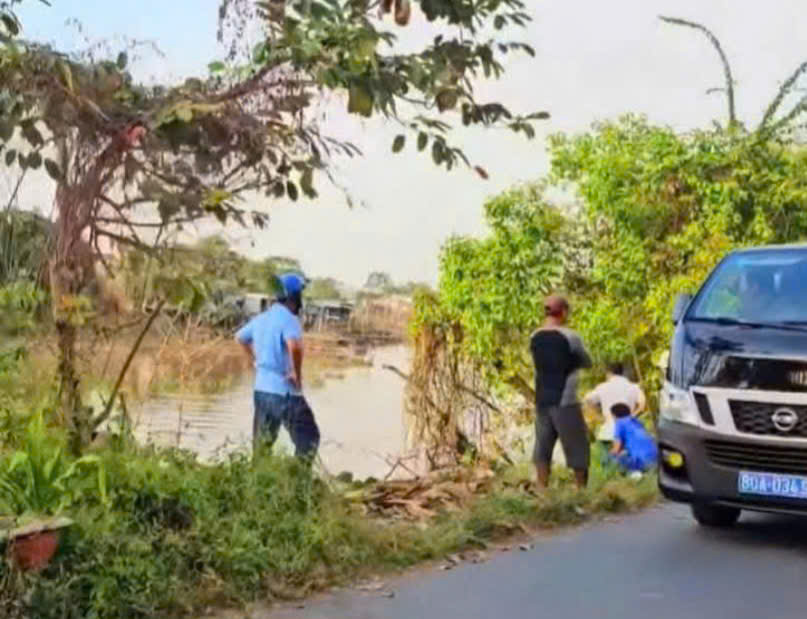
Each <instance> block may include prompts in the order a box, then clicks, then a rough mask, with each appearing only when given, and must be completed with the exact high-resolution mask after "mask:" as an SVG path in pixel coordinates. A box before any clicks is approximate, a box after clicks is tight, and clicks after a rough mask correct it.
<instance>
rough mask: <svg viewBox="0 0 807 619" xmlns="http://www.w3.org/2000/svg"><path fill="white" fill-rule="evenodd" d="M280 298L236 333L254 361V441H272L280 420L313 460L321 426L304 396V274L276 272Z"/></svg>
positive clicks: (299, 451)
mask: <svg viewBox="0 0 807 619" xmlns="http://www.w3.org/2000/svg"><path fill="white" fill-rule="evenodd" d="M278 284H279V290H278V293H277V303H273V304H271V305H270V306H269V307H268V308H267V309H266V311H264V312H262V313H260V314H258V315H257V316H255V317H254V318H253V319H252V320H250V321H249V322H248V323H247V324H246V325H245V326H244V327H243V328H241V329H240V330H239V331H238V332H237V333H236V335H235V337H236V340H238V342H239V343H240V344H241V346H243V347H244V350H245V351H246V354H247V355H248V356H249V358H250V361H251V362H252V363H253V365H254V366H255V394H254V396H255V417H254V420H253V438H254V444H255V447H257V446H258V445H261V444H266V445H268V446H269V447H271V446H272V445H273V444H274V442H275V441H276V440H277V436H278V432H279V431H280V426H281V425H282V426H283V427H284V428H286V431H287V432H288V433H289V436H290V437H291V440H292V442H293V443H294V449H295V455H297V456H298V457H300V458H304V459H306V460H307V461H308V462H310V461H312V460H313V459H314V457H315V456H316V453H317V450H318V449H319V441H320V434H319V427H318V426H317V422H316V420H315V419H314V413H313V412H312V411H311V408H310V407H309V405H308V402H306V399H305V398H304V397H303V374H302V368H303V328H302V325H301V324H300V318H299V316H300V312H301V311H302V308H303V296H302V295H303V290H304V289H305V280H304V279H303V278H302V277H301V276H299V275H297V274H295V273H287V274H285V275H281V276H280V277H279V278H278Z"/></svg>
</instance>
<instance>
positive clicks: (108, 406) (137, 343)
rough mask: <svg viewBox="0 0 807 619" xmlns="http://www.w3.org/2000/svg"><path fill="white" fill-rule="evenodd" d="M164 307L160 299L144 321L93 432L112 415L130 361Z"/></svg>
mask: <svg viewBox="0 0 807 619" xmlns="http://www.w3.org/2000/svg"><path fill="white" fill-rule="evenodd" d="M164 305H165V299H162V300H161V301H160V302H159V303H158V304H157V307H155V308H154V311H153V312H152V313H151V316H149V319H148V320H147V321H146V324H145V325H144V326H143V329H142V330H141V331H140V334H139V335H138V336H137V339H136V340H135V343H134V345H133V346H132V349H131V350H130V351H129V356H128V357H126V361H125V362H124V363H123V367H122V368H121V371H120V374H118V379H117V380H116V381H115V386H114V387H113V388H112V393H111V394H110V396H109V400H108V401H107V403H106V406H105V407H104V412H103V413H101V415H100V416H98V417H96V418H95V420H94V421H93V428H92V429H93V431H94V430H96V429H97V428H98V427H99V426H100V425H101V424H102V423H104V422H105V421H106V420H107V419H109V416H110V415H111V414H112V407H113V406H114V404H115V398H117V397H118V392H119V391H120V388H121V385H122V384H123V380H124V378H126V373H127V372H128V371H129V366H130V365H132V361H134V358H135V355H137V351H138V350H140V345H141V344H142V343H143V339H144V338H145V337H146V334H147V333H148V332H149V329H151V325H153V324H154V321H155V320H157V316H159V314H160V312H161V311H162V309H163V306H164Z"/></svg>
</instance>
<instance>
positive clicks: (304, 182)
mask: <svg viewBox="0 0 807 619" xmlns="http://www.w3.org/2000/svg"><path fill="white" fill-rule="evenodd" d="M300 188H301V189H302V190H303V193H304V194H305V195H306V196H308V197H309V198H315V197H316V196H317V192H316V191H315V190H314V170H313V169H312V168H310V167H308V168H306V169H305V171H304V172H303V173H302V175H301V176H300Z"/></svg>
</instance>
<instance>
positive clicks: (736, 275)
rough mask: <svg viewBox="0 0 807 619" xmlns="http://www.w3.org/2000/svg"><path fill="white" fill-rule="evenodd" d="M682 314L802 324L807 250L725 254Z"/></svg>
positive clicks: (806, 318) (806, 316)
mask: <svg viewBox="0 0 807 619" xmlns="http://www.w3.org/2000/svg"><path fill="white" fill-rule="evenodd" d="M687 318H688V319H691V320H715V321H717V320H732V321H741V322H748V323H755V324H804V325H807V249H771V250H760V251H757V252H749V253H742V254H735V255H732V256H729V257H728V258H726V260H724V261H723V262H722V263H721V264H720V266H719V267H718V268H717V270H716V271H715V273H714V275H713V276H712V277H711V278H710V279H709V280H708V282H707V284H706V285H705V286H704V288H703V290H702V291H701V292H700V294H699V295H698V296H697V298H696V299H695V302H694V303H693V305H692V308H691V309H690V311H689V312H688V314H687Z"/></svg>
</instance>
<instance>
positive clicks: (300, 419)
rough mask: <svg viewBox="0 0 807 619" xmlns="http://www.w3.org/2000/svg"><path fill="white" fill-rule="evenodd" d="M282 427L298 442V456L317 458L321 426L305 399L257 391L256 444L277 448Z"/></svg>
mask: <svg viewBox="0 0 807 619" xmlns="http://www.w3.org/2000/svg"><path fill="white" fill-rule="evenodd" d="M281 425H282V426H283V427H284V428H286V431H287V432H288V433H289V436H290V437H291V441H292V443H294V450H295V455H296V456H298V457H306V458H312V459H313V458H314V456H316V454H317V449H319V439H320V436H319V427H318V426H317V422H316V420H315V419H314V413H313V412H312V411H311V407H310V406H308V402H306V400H305V398H304V397H303V396H299V395H278V394H275V393H265V392H262V391H256V392H255V418H254V420H253V425H252V430H253V440H254V442H255V445H256V446H257V445H258V444H264V445H267V444H268V445H269V446H270V447H271V446H272V445H274V443H275V441H276V440H277V435H278V432H279V431H280V426H281Z"/></svg>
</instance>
